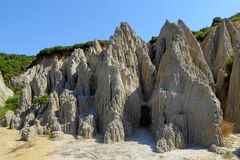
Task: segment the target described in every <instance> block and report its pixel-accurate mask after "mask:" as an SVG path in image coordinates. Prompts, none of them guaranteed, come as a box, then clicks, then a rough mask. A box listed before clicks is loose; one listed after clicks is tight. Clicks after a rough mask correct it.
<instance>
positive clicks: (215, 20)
mask: <svg viewBox="0 0 240 160" xmlns="http://www.w3.org/2000/svg"><path fill="white" fill-rule="evenodd" d="M221 22H222V18H221V17H215V18H214V19H213V22H212V26H217V25H218V24H220V23H221Z"/></svg>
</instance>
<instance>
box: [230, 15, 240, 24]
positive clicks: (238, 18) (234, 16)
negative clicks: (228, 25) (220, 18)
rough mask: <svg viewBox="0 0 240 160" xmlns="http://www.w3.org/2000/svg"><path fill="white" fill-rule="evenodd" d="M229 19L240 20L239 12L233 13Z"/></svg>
mask: <svg viewBox="0 0 240 160" xmlns="http://www.w3.org/2000/svg"><path fill="white" fill-rule="evenodd" d="M230 20H231V21H232V22H235V21H238V20H240V13H237V14H235V15H233V16H232V17H230Z"/></svg>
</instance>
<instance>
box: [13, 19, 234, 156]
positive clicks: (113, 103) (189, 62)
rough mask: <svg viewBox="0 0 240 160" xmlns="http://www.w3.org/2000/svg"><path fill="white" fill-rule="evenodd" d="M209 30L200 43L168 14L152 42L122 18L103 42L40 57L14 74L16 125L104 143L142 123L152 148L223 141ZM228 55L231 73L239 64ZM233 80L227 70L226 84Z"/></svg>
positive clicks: (226, 24) (119, 138) (120, 137)
mask: <svg viewBox="0 0 240 160" xmlns="http://www.w3.org/2000/svg"><path fill="white" fill-rule="evenodd" d="M224 27H225V28H231V27H233V26H232V25H231V23H230V22H228V21H226V22H225V21H224V22H223V24H222V25H221V26H220V28H219V30H220V29H224ZM215 30H217V29H215ZM212 32H216V31H214V30H213V31H211V32H210V33H209V35H208V37H207V39H208V40H205V41H206V42H204V44H200V43H199V42H198V41H197V40H196V39H195V37H194V36H193V34H192V32H191V31H190V30H189V28H188V27H187V26H186V25H185V24H184V23H183V22H182V21H178V22H177V23H170V22H168V21H167V22H166V23H165V25H164V26H163V28H162V30H161V33H160V35H159V36H158V38H157V41H156V42H155V48H154V49H153V48H149V46H148V45H147V44H146V43H145V42H144V41H143V40H142V39H141V38H139V37H138V36H137V35H136V33H135V32H134V31H133V29H132V28H131V27H130V26H129V25H128V24H127V23H121V24H120V26H119V27H117V28H116V30H115V33H114V34H113V36H111V37H110V41H109V44H108V47H107V48H102V47H101V45H100V44H99V43H98V41H95V42H94V44H93V46H92V47H89V48H88V49H87V50H82V49H75V50H74V52H72V53H71V55H70V56H51V57H44V58H42V60H41V61H40V62H39V63H38V64H36V65H34V66H33V67H32V68H29V69H28V70H27V71H26V72H25V73H24V74H22V75H20V76H19V77H18V79H17V80H16V79H15V82H18V83H19V84H21V85H22V86H23V88H22V93H21V97H20V103H19V109H18V110H17V111H18V112H17V113H18V117H20V120H19V121H18V123H19V125H18V126H19V128H23V130H24V132H23V133H25V132H26V131H28V130H29V132H30V130H31V129H29V127H32V126H36V124H37V127H35V128H36V129H35V131H36V132H40V131H39V130H40V128H41V131H42V132H43V133H44V134H49V132H50V133H52V135H54V137H55V139H57V138H58V137H59V136H60V135H61V132H64V133H68V134H73V135H76V136H77V137H84V138H92V137H94V135H95V134H96V133H101V134H103V136H104V137H103V141H104V142H105V143H113V142H119V141H123V140H124V139H125V137H127V136H130V135H131V134H133V133H134V132H135V130H136V129H137V128H139V127H148V128H149V129H150V130H151V131H152V134H153V136H154V137H155V138H156V142H157V146H156V148H157V151H159V152H165V151H170V150H172V149H175V148H181V147H184V146H185V145H186V144H189V143H196V144H201V145H204V146H207V147H209V146H211V145H212V144H215V145H218V146H220V145H223V137H222V133H221V129H220V124H221V121H222V119H223V112H222V109H221V103H220V101H219V100H218V98H217V97H216V95H215V90H214V88H215V86H216V75H217V74H219V69H221V68H222V67H223V62H221V65H215V64H218V63H215V62H213V61H218V58H217V57H218V56H216V53H215V52H214V51H215V50H212V51H210V50H209V49H208V48H212V46H211V44H212V43H215V40H214V39H215V38H210V37H211V35H212V34H213V33H212ZM219 32H220V31H219ZM233 32H235V30H232V29H229V31H228V33H229V34H232V35H235V33H233ZM236 33H238V31H237V30H236ZM212 36H213V37H215V36H216V35H215V34H214V35H212ZM235 38H237V37H236V36H235ZM226 39H229V38H226ZM227 42H228V41H227V40H226V43H227ZM219 43H220V42H219ZM221 43H222V42H221ZM233 43H235V40H232V41H231V44H233ZM219 45H220V44H219ZM219 50H220V49H219ZM150 52H151V53H150ZM213 52H214V53H213ZM219 52H220V51H219ZM229 53H230V51H229ZM218 54H220V53H218ZM150 55H151V56H150ZM221 55H225V53H221ZM150 57H151V58H150ZM226 57H228V53H226ZM212 59H214V60H213V61H211V60H212ZM223 61H224V60H223ZM235 61H236V60H235ZM235 61H234V67H233V72H232V74H234V73H235V72H236V73H237V72H238V70H237V68H239V67H237V64H236V63H237V62H235ZM219 63H220V61H219ZM219 66H220V67H219ZM234 68H236V69H234ZM237 80H238V78H237V77H234V76H231V84H238V83H237ZM230 89H231V87H230ZM232 89H233V88H232ZM46 95H48V96H47V98H46V101H40V100H41V98H42V97H46ZM234 96H239V95H238V92H237V91H236V92H234ZM39 99H40V100H39ZM42 99H43V98H42ZM229 101H234V100H230V99H229ZM233 103H234V104H235V103H237V102H235V101H234V102H233ZM229 106H230V104H229ZM234 106H235V105H234ZM230 113H231V112H229V114H230ZM236 121H239V120H236ZM24 135H26V134H24Z"/></svg>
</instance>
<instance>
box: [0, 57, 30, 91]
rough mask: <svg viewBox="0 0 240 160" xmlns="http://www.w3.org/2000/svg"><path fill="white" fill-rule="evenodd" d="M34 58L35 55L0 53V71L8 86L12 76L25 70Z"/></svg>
mask: <svg viewBox="0 0 240 160" xmlns="http://www.w3.org/2000/svg"><path fill="white" fill-rule="evenodd" d="M34 58H35V57H34V56H26V55H15V54H5V53H0V71H2V74H3V78H4V81H5V83H6V85H7V86H8V87H10V79H11V77H14V76H18V75H20V74H21V73H22V72H24V71H25V70H26V68H27V67H28V66H29V64H30V63H31V62H32V60H33V59H34Z"/></svg>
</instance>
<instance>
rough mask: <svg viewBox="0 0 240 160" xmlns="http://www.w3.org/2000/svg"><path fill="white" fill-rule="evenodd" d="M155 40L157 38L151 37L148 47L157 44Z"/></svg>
mask: <svg viewBox="0 0 240 160" xmlns="http://www.w3.org/2000/svg"><path fill="white" fill-rule="evenodd" d="M157 38H158V37H155V36H153V37H152V39H151V40H150V41H149V43H150V45H153V44H155V43H156V42H157Z"/></svg>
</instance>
